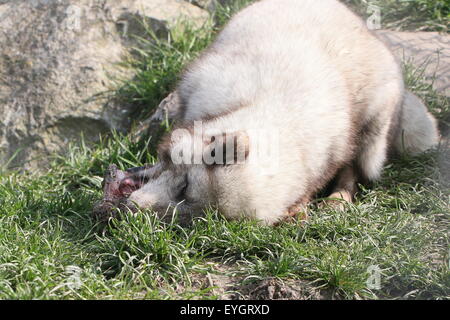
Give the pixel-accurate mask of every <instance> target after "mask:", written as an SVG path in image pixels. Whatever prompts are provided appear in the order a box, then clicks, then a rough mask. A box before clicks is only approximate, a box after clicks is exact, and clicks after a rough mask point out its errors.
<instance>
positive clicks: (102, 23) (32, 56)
mask: <svg viewBox="0 0 450 320" xmlns="http://www.w3.org/2000/svg"><path fill="white" fill-rule="evenodd" d="M0 1H1V0H0ZM180 16H186V17H188V18H189V19H191V20H192V21H194V24H196V25H199V24H202V23H204V22H205V21H206V19H208V13H207V12H206V11H204V10H202V9H200V8H198V7H196V6H193V5H191V4H189V3H187V2H183V1H178V0H135V1H133V0H14V1H6V2H5V1H4V0H3V1H1V2H0V115H1V117H0V167H1V166H2V165H4V164H5V163H7V162H8V160H9V159H11V157H13V156H14V155H15V158H14V161H13V162H12V163H11V164H14V165H23V166H24V167H27V168H29V167H35V166H36V165H37V164H42V163H45V162H46V158H47V155H48V154H50V153H53V152H55V151H56V152H61V151H62V150H64V149H65V148H66V147H67V145H68V143H69V142H70V141H76V140H77V139H79V138H80V134H81V133H83V135H84V138H85V140H87V141H93V140H96V139H98V136H99V134H101V133H104V132H108V131H110V130H111V129H117V130H124V129H126V128H127V127H128V126H129V124H130V123H129V122H130V119H129V117H128V114H129V112H130V110H131V108H132V107H131V106H125V105H119V104H118V103H117V102H115V101H114V100H113V99H112V98H111V96H110V95H109V94H108V91H110V90H111V89H113V88H114V87H115V86H116V85H117V83H118V80H124V79H130V78H131V77H132V76H133V72H132V71H131V70H128V69H126V68H124V67H123V66H122V67H121V66H119V62H121V61H123V59H124V57H125V56H126V55H127V54H128V52H129V50H128V49H129V48H130V46H132V45H134V43H133V41H132V39H133V35H134V34H136V33H139V31H142V30H139V26H140V24H139V23H137V22H136V21H137V20H136V18H138V19H142V20H146V21H147V22H150V23H149V25H150V27H152V28H153V29H154V30H155V32H156V33H160V34H161V35H164V30H167V29H166V28H167V27H168V26H169V27H170V24H171V23H175V22H176V21H177V19H179V17H180ZM16 153H17V154H16Z"/></svg>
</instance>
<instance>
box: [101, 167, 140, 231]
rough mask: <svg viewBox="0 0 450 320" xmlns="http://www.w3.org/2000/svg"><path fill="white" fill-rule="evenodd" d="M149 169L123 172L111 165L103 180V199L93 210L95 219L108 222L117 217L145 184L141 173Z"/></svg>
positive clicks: (132, 169) (138, 168) (134, 169)
mask: <svg viewBox="0 0 450 320" xmlns="http://www.w3.org/2000/svg"><path fill="white" fill-rule="evenodd" d="M148 168H149V166H148V165H146V166H144V167H137V168H131V169H128V170H126V171H122V170H119V169H118V168H117V166H116V165H115V164H111V165H110V166H109V167H108V170H107V171H106V173H105V177H104V180H103V199H102V200H100V201H99V202H97V203H96V204H95V205H94V208H93V210H92V215H93V217H94V219H95V220H97V221H99V222H106V221H108V220H109V219H110V218H114V217H116V216H117V212H118V210H117V209H118V208H119V207H121V205H122V204H124V203H125V202H126V199H127V198H128V197H129V196H130V194H131V193H132V192H133V191H135V190H137V189H139V188H140V187H141V186H142V185H143V184H144V183H145V180H144V179H142V177H141V176H140V175H139V172H141V171H143V170H146V169H148Z"/></svg>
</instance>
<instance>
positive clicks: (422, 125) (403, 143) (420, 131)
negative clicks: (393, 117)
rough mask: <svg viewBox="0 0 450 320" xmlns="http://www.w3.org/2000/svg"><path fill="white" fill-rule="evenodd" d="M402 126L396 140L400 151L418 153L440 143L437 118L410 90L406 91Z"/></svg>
mask: <svg viewBox="0 0 450 320" xmlns="http://www.w3.org/2000/svg"><path fill="white" fill-rule="evenodd" d="M400 127H401V129H400V132H399V135H398V136H397V138H396V141H395V146H396V149H397V150H398V151H399V152H408V153H412V154H417V153H421V152H423V151H426V150H428V149H430V148H432V147H433V146H436V145H437V144H438V143H439V131H438V128H437V121H436V119H435V118H434V117H433V116H432V115H431V114H430V112H428V110H427V107H426V106H425V105H424V104H423V102H422V101H421V100H420V99H419V98H418V97H417V96H416V95H414V94H413V93H411V92H409V91H405V96H404V100H403V113H402V117H401V126H400Z"/></svg>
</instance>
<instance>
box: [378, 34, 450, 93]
mask: <svg viewBox="0 0 450 320" xmlns="http://www.w3.org/2000/svg"><path fill="white" fill-rule="evenodd" d="M377 33H378V35H379V36H380V37H381V39H382V40H383V41H385V43H386V44H387V45H388V46H389V47H390V48H391V50H392V51H393V52H394V54H395V55H396V56H397V57H398V58H399V59H400V60H402V61H407V62H410V63H412V64H414V65H415V66H416V67H417V68H424V69H425V70H424V71H425V72H424V75H425V77H426V78H428V79H429V80H430V81H433V85H434V87H435V89H437V90H438V91H439V92H440V93H442V94H445V95H446V96H448V97H450V35H448V34H439V33H437V32H396V31H387V30H379V31H377Z"/></svg>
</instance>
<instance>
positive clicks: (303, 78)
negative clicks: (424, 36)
mask: <svg viewBox="0 0 450 320" xmlns="http://www.w3.org/2000/svg"><path fill="white" fill-rule="evenodd" d="M175 94H176V95H177V97H176V98H177V99H178V100H179V106H180V110H179V114H178V115H177V117H178V119H179V126H178V127H177V129H175V130H174V131H172V132H171V133H169V134H168V135H167V137H166V138H165V139H164V140H163V142H162V143H161V145H160V147H159V160H160V162H159V163H157V164H156V165H155V166H153V167H151V168H146V169H143V170H141V171H138V172H136V173H135V174H134V179H135V181H140V179H144V178H145V183H142V184H139V186H138V188H137V190H135V191H134V192H132V193H131V195H130V196H129V198H128V206H129V207H132V206H133V205H134V206H137V207H140V208H152V209H153V210H155V211H156V212H158V213H159V214H160V215H161V216H164V215H170V214H172V211H173V210H172V209H170V208H171V207H175V208H176V210H177V211H178V212H179V215H180V217H181V218H183V219H185V220H186V219H190V218H192V217H193V216H194V215H196V214H200V213H201V212H202V210H204V209H205V208H207V207H209V206H211V207H213V208H217V209H218V210H219V212H220V213H221V214H223V215H224V216H225V217H226V218H230V219H234V218H243V217H245V218H252V219H257V220H258V221H260V222H261V223H263V224H268V225H270V224H274V223H277V222H279V221H281V220H282V219H284V218H285V217H287V216H289V215H291V214H295V213H297V212H298V211H301V210H302V208H304V206H306V205H307V204H308V202H309V201H310V200H311V199H312V197H313V196H314V195H315V194H316V193H317V192H318V191H319V190H321V189H323V188H324V187H325V186H326V185H327V184H329V183H330V182H331V181H332V180H333V181H334V182H335V183H334V189H333V191H332V195H331V197H338V198H343V199H345V200H347V201H351V200H352V198H353V195H354V193H355V191H356V185H357V182H360V181H369V180H375V179H377V178H378V177H379V176H380V173H381V171H382V168H383V165H384V164H385V161H386V159H387V156H388V153H389V152H391V151H393V150H397V151H403V150H406V151H410V152H421V151H424V150H426V149H428V148H430V147H432V146H434V145H435V144H437V142H438V137H439V135H438V131H437V126H436V121H435V119H434V118H433V117H432V116H431V114H430V113H428V111H427V110H426V107H425V106H424V105H423V103H422V102H421V101H420V100H419V99H418V98H417V97H416V96H414V95H413V94H412V93H410V92H406V91H405V89H404V83H403V78H402V72H401V69H400V66H399V64H398V63H397V61H396V60H395V58H394V56H393V55H392V53H391V52H390V51H389V50H388V49H387V47H386V46H385V45H384V44H383V43H382V42H381V41H380V40H379V39H378V38H377V37H376V36H375V35H374V34H373V33H372V32H371V31H369V30H368V29H367V27H366V25H365V23H364V22H363V21H362V20H361V19H360V18H359V17H357V16H356V15H355V14H354V13H352V12H351V11H350V10H349V9H348V8H347V7H346V6H344V5H343V4H341V3H340V2H339V1H337V0H321V1H317V0H262V1H259V2H256V3H254V4H252V5H250V6H248V7H247V8H245V9H243V10H242V11H241V12H239V13H238V14H236V15H235V16H234V17H233V18H232V19H231V21H230V22H229V23H228V24H227V25H226V26H225V28H224V29H223V30H222V31H221V32H220V33H219V35H218V36H217V38H216V40H215V41H214V43H212V45H210V47H209V48H207V50H205V52H204V53H203V54H202V55H201V56H200V57H199V58H198V59H197V60H196V61H194V62H193V63H191V64H190V65H189V66H188V67H187V69H186V70H185V72H184V74H183V76H182V79H181V81H180V83H179V84H178V87H177V89H176V92H175ZM199 127H201V130H198V128H199ZM267 133H268V134H267ZM261 137H263V138H261ZM264 137H265V138H264ZM267 137H269V138H273V142H271V143H270V145H269V147H275V148H276V152H272V153H270V154H269V155H268V156H266V160H269V162H270V163H272V164H275V163H276V165H273V166H269V168H268V169H267V168H265V167H264V166H261V165H259V164H260V162H259V161H261V157H260V158H259V160H258V157H257V156H258V150H257V149H258V148H257V146H258V145H260V144H261V140H265V139H267ZM230 150H231V151H230ZM252 159H254V160H255V159H256V160H255V161H251V160H252ZM129 181H130V179H128V180H127V182H126V183H129Z"/></svg>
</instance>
